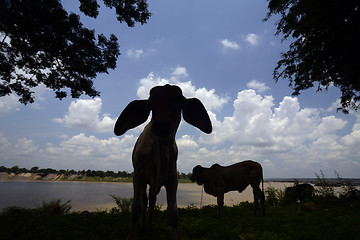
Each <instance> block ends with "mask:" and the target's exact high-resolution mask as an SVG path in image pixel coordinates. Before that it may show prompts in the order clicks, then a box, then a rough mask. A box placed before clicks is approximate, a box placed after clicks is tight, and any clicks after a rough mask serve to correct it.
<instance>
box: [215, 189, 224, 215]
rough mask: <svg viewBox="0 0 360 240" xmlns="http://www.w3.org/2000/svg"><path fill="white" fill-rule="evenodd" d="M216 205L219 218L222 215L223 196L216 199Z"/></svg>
mask: <svg viewBox="0 0 360 240" xmlns="http://www.w3.org/2000/svg"><path fill="white" fill-rule="evenodd" d="M217 204H218V217H221V216H222V214H223V207H224V194H222V195H220V196H218V197H217Z"/></svg>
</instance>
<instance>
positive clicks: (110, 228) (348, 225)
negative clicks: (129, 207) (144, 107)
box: [0, 200, 360, 240]
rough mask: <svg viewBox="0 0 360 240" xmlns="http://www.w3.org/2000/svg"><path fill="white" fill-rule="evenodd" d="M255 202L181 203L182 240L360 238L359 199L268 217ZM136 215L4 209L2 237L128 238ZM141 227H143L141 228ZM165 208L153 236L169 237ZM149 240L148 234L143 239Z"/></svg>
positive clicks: (272, 211)
mask: <svg viewBox="0 0 360 240" xmlns="http://www.w3.org/2000/svg"><path fill="white" fill-rule="evenodd" d="M46 209H48V208H46ZM252 210H253V204H252V203H249V202H242V203H240V204H239V205H236V206H233V207H226V206H225V207H224V215H223V217H222V218H217V217H216V212H217V206H216V205H210V206H204V207H203V208H201V209H199V208H196V207H194V206H189V207H186V208H179V210H178V213H179V228H180V229H179V230H180V234H181V237H182V239H203V240H205V239H208V240H212V239H221V240H222V239H241V240H269V239H270V240H272V239H274V240H290V239H291V240H314V239H316V240H338V239H351V240H353V239H360V232H359V231H358V222H359V221H360V201H354V200H352V201H349V200H346V201H345V200H335V201H334V200H330V201H327V202H325V201H323V202H319V203H317V208H316V210H315V211H312V212H303V211H300V208H299V206H298V205H296V204H291V205H275V206H271V205H268V206H267V211H266V214H265V216H253V214H252ZM130 218H131V214H130V212H128V211H124V212H104V211H102V212H70V213H67V214H52V213H50V212H48V211H44V210H39V209H23V208H16V207H12V208H8V209H5V210H3V211H2V212H0V226H1V235H0V239H15V240H17V239H36V238H40V239H126V235H127V233H128V230H129V227H130ZM138 229H139V231H140V230H141V227H139V228H138ZM171 235H172V232H171V228H170V226H169V224H168V223H167V220H166V211H155V214H154V234H153V237H149V238H145V239H157V240H162V239H169V237H170V236H171ZM142 239H144V238H142Z"/></svg>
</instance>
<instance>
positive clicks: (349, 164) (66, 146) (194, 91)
mask: <svg viewBox="0 0 360 240" xmlns="http://www.w3.org/2000/svg"><path fill="white" fill-rule="evenodd" d="M175 70H176V69H172V70H171V71H172V72H170V75H171V77H170V78H162V77H155V74H153V73H150V74H149V75H148V76H147V77H146V78H143V79H141V80H140V83H139V88H138V96H139V97H141V98H147V97H148V92H149V90H150V89H151V88H152V87H154V86H156V85H164V84H166V83H170V84H176V85H179V86H180V87H181V88H182V90H183V94H184V96H186V97H197V98H199V99H200V100H201V101H202V102H203V103H204V105H205V107H206V108H207V110H208V114H209V116H210V119H211V122H212V125H213V132H212V133H211V134H209V135H206V134H199V132H200V131H198V130H195V128H193V127H189V128H187V127H183V126H182V127H180V129H179V131H178V133H177V137H176V141H177V144H178V148H179V157H178V170H179V171H180V172H185V173H188V172H190V171H191V170H192V168H193V167H194V166H196V165H198V164H201V165H203V166H207V167H208V166H211V165H212V164H214V163H219V164H222V165H230V164H233V163H235V162H239V161H243V160H246V159H253V160H256V161H258V162H260V163H261V164H262V165H263V168H264V175H265V177H314V174H313V173H314V172H315V171H319V170H323V171H324V172H325V173H330V174H328V175H330V176H331V174H332V172H333V170H337V171H338V172H340V173H341V174H342V175H345V176H347V177H357V176H358V172H359V171H360V161H359V159H360V150H359V149H358V146H359V145H360V137H359V136H360V114H358V113H350V114H352V115H355V118H356V119H355V120H354V122H349V121H345V120H343V119H341V118H340V117H339V116H338V115H333V114H331V113H329V112H328V111H327V110H323V109H317V108H304V107H301V104H300V102H299V100H298V98H296V97H290V96H285V97H283V98H282V99H277V100H276V99H275V98H274V97H273V96H270V95H269V96H265V95H262V91H265V90H264V89H266V85H265V84H264V85H262V84H261V83H259V82H257V81H250V82H249V83H248V89H244V90H241V91H238V93H237V95H236V96H235V98H234V99H232V100H231V102H232V105H230V104H228V105H226V107H229V108H230V109H227V112H229V114H226V115H225V116H224V115H221V113H222V112H221V111H218V110H219V109H222V108H223V107H224V106H225V104H226V103H228V102H229V101H230V98H229V97H223V96H219V95H217V94H216V93H215V90H214V89H211V90H208V89H206V88H201V87H200V88H199V87H197V86H194V85H193V84H192V82H191V81H180V80H179V79H178V78H179V76H178V75H180V76H182V77H183V76H184V74H183V73H186V68H177V71H179V72H178V73H181V74H178V75H177V74H173V73H174V72H176V71H175ZM180 70H181V71H180ZM255 90H256V91H255ZM101 104H102V101H101V99H100V98H95V99H91V100H76V101H73V102H72V103H71V104H70V106H69V109H68V112H67V113H66V114H65V116H64V117H63V118H60V119H56V120H55V121H57V122H60V123H63V124H66V125H67V126H71V127H77V128H83V129H91V130H94V131H98V132H101V131H105V129H108V128H109V129H111V130H112V126H113V123H114V120H112V119H111V118H110V116H108V115H106V114H105V115H102V117H100V116H101ZM110 122H111V124H110ZM184 125H185V124H184ZM141 130H142V128H138V130H136V131H135V132H130V133H129V132H128V133H126V134H124V135H123V136H121V137H119V138H116V137H112V138H107V139H101V138H99V137H96V136H87V135H85V134H83V133H79V134H76V135H75V136H65V135H64V136H62V138H61V139H59V143H51V144H50V143H48V144H46V145H39V144H38V143H36V142H35V141H34V140H33V139H28V138H21V139H19V140H13V141H14V142H11V141H10V140H9V139H7V138H6V136H4V135H2V134H1V133H0V152H1V154H2V159H3V164H5V165H7V166H13V165H19V166H20V165H21V166H24V164H23V162H24V161H25V160H24V159H28V160H27V161H28V164H29V165H27V166H24V167H32V166H35V165H38V166H41V167H53V168H58V169H60V168H69V166H71V167H72V168H74V169H101V170H108V169H109V170H126V171H132V166H131V152H132V149H133V146H134V144H135V141H136V138H137V137H138V135H139V132H140V131H141ZM185 130H186V131H185ZM109 131H110V130H109ZM131 133H133V134H134V135H132V134H131ZM304 173H307V174H308V175H306V176H304V175H303V174H304Z"/></svg>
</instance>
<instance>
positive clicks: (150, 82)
mask: <svg viewBox="0 0 360 240" xmlns="http://www.w3.org/2000/svg"><path fill="white" fill-rule="evenodd" d="M177 69H180V70H177V72H179V73H186V68H185V67H178V68H177ZM180 75H181V74H180ZM177 77H178V76H174V77H171V78H169V79H166V78H161V77H155V76H154V73H150V74H149V75H148V76H147V77H146V78H142V79H140V86H139V88H138V90H137V95H138V97H139V98H142V99H144V98H145V99H146V98H148V97H149V92H150V90H151V88H153V87H155V86H160V85H165V84H174V85H177V86H179V87H180V88H181V90H182V92H183V95H184V96H185V97H187V98H193V97H196V98H198V99H200V101H201V102H202V103H203V104H204V106H205V108H206V109H207V110H208V111H212V110H219V109H221V108H222V107H223V106H224V104H226V103H227V102H228V100H229V98H228V97H220V96H219V95H217V94H215V89H210V90H208V89H206V88H198V89H197V88H196V87H195V86H193V85H192V83H191V81H187V82H181V81H180V80H179V79H178V78H177Z"/></svg>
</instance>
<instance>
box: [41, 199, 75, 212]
mask: <svg viewBox="0 0 360 240" xmlns="http://www.w3.org/2000/svg"><path fill="white" fill-rule="evenodd" d="M71 208H72V206H71V205H70V200H68V201H66V202H65V203H62V200H61V199H55V200H51V201H49V202H46V201H43V202H42V203H41V205H40V206H39V207H38V208H37V210H38V211H40V212H44V213H51V214H68V213H69V212H70V210H71Z"/></svg>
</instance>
